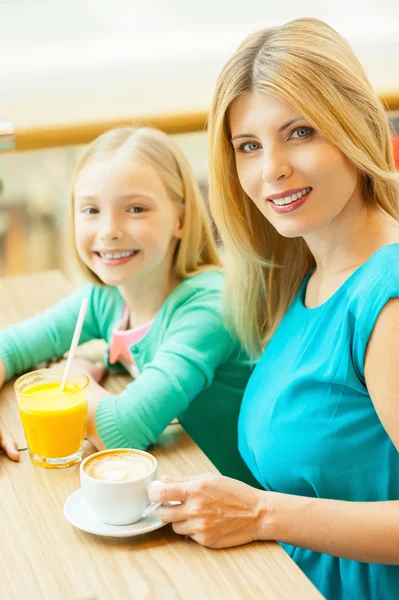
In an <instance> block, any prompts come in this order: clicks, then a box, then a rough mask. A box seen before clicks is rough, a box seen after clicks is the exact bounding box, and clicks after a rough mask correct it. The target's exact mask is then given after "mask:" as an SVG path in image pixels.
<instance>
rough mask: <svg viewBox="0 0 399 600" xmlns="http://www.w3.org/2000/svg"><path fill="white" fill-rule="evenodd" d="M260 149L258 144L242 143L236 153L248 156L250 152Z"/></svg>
mask: <svg viewBox="0 0 399 600" xmlns="http://www.w3.org/2000/svg"><path fill="white" fill-rule="evenodd" d="M258 148H260V144H258V142H244V143H243V144H241V146H239V147H238V152H243V153H244V154H250V153H251V152H255V150H258Z"/></svg>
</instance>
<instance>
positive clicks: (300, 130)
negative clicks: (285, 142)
mask: <svg viewBox="0 0 399 600" xmlns="http://www.w3.org/2000/svg"><path fill="white" fill-rule="evenodd" d="M312 133H314V129H313V128H312V127H297V128H296V129H294V131H293V132H292V133H291V138H294V139H296V140H298V139H301V138H305V137H309V136H310V135H312Z"/></svg>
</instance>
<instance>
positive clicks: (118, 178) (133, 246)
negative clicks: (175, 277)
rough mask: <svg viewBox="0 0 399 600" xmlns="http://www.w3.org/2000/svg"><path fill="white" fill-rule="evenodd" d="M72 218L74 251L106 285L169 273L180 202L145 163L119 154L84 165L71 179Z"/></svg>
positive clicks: (179, 226)
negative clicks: (73, 222)
mask: <svg viewBox="0 0 399 600" xmlns="http://www.w3.org/2000/svg"><path fill="white" fill-rule="evenodd" d="M74 217H75V241H76V247H77V251H78V253H79V256H80V258H81V259H82V260H83V262H84V263H85V264H86V266H87V267H88V268H89V269H91V270H92V271H93V272H94V273H95V274H96V275H97V276H98V277H99V279H101V281H103V282H104V283H105V284H107V285H115V286H118V285H124V284H126V283H129V282H131V281H132V279H142V278H143V277H145V278H146V279H147V278H150V279H149V280H154V281H157V279H158V278H162V280H164V279H165V274H166V275H167V276H169V275H170V274H171V271H172V261H173V254H174V251H175V248H176V244H177V240H178V239H179V238H181V236H182V228H183V204H179V203H178V202H173V201H172V200H171V198H170V197H169V195H168V192H167V190H166V188H165V186H164V184H163V183H162V181H161V179H160V178H159V176H158V175H157V173H156V171H155V170H154V169H153V168H152V167H151V166H150V165H148V164H146V163H144V162H141V161H139V160H138V159H135V158H129V157H126V156H121V155H116V156H114V157H112V158H109V159H107V160H104V161H103V162H100V163H93V164H91V165H89V166H88V167H87V168H86V169H84V170H83V171H82V172H81V174H80V175H79V176H78V179H77V181H76V185H75V190H74Z"/></svg>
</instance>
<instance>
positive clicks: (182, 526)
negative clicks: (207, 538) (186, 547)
mask: <svg viewBox="0 0 399 600" xmlns="http://www.w3.org/2000/svg"><path fill="white" fill-rule="evenodd" d="M172 529H173V531H174V532H175V533H177V534H178V535H188V536H192V535H194V532H193V528H192V526H191V525H190V522H189V521H176V523H173V525H172Z"/></svg>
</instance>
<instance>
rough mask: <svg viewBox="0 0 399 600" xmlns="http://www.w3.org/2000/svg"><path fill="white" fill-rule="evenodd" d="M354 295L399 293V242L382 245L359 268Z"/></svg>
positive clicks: (353, 289)
mask: <svg viewBox="0 0 399 600" xmlns="http://www.w3.org/2000/svg"><path fill="white" fill-rule="evenodd" d="M355 275H356V277H354V285H352V286H350V288H351V291H352V295H354V296H358V295H361V296H368V297H370V296H372V295H373V294H376V293H377V292H378V293H386V294H388V295H389V294H394V295H395V294H396V293H397V294H398V295H399V243H395V244H388V245H386V246H382V247H381V248H379V249H378V250H376V252H374V254H373V255H372V256H371V257H370V258H369V259H368V260H367V261H366V262H365V263H364V264H363V265H362V266H361V267H360V268H359V269H358V270H357V272H356V273H355Z"/></svg>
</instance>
